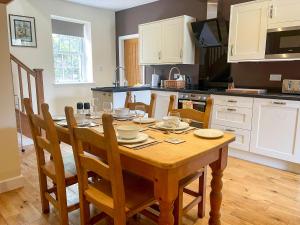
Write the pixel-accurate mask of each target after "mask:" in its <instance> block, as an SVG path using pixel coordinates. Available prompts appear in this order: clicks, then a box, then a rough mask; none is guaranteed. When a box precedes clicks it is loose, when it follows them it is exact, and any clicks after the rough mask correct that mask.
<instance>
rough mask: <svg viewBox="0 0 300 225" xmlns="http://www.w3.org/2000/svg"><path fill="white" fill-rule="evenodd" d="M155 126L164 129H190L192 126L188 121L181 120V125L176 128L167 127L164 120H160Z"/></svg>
mask: <svg viewBox="0 0 300 225" xmlns="http://www.w3.org/2000/svg"><path fill="white" fill-rule="evenodd" d="M155 126H156V127H157V128H158V129H162V130H185V129H188V128H189V127H190V125H189V124H188V123H186V122H180V124H179V126H178V127H176V128H175V129H173V128H170V127H165V126H164V122H159V123H157V124H156V125H155Z"/></svg>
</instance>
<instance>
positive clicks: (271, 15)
mask: <svg viewBox="0 0 300 225" xmlns="http://www.w3.org/2000/svg"><path fill="white" fill-rule="evenodd" d="M273 13H274V5H271V7H270V19H273Z"/></svg>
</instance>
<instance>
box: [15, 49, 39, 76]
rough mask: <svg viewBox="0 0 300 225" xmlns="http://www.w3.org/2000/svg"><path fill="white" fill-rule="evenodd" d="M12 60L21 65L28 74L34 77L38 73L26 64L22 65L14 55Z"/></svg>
mask: <svg viewBox="0 0 300 225" xmlns="http://www.w3.org/2000/svg"><path fill="white" fill-rule="evenodd" d="M10 59H11V60H12V61H14V62H15V63H16V64H18V65H20V66H21V67H22V68H23V69H24V70H25V71H26V72H28V73H30V74H31V75H32V76H34V77H35V76H36V73H35V71H34V70H32V69H30V68H29V67H28V66H26V65H25V64H24V63H22V62H21V61H20V60H19V59H18V58H17V57H15V56H14V55H13V54H10Z"/></svg>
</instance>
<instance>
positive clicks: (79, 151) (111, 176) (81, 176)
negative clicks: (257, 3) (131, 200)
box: [65, 107, 125, 212]
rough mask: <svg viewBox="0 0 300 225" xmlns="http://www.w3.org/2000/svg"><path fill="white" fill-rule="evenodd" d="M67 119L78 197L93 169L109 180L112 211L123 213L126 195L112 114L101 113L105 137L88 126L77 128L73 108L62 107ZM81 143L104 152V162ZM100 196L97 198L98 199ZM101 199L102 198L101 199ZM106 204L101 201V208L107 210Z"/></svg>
mask: <svg viewBox="0 0 300 225" xmlns="http://www.w3.org/2000/svg"><path fill="white" fill-rule="evenodd" d="M65 113H66V118H67V122H68V127H69V131H70V137H71V141H72V147H73V152H74V158H75V163H76V168H77V174H78V183H79V187H80V188H79V190H80V192H82V193H81V195H80V196H83V193H84V192H85V191H86V190H87V189H89V181H88V172H89V171H91V172H94V173H95V174H97V175H99V176H100V177H102V178H103V179H105V180H107V181H109V182H110V183H111V188H112V195H113V199H111V200H112V201H113V203H114V204H113V209H110V210H114V211H118V210H119V212H120V211H122V212H125V194H124V185H123V175H122V167H121V162H120V153H119V147H118V142H117V138H116V133H115V130H114V127H113V117H112V116H111V115H107V114H104V115H103V116H102V122H103V128H104V136H103V135H101V134H100V133H98V132H97V131H95V130H92V129H90V128H79V127H77V123H76V120H75V117H74V112H73V108H72V107H66V108H65ZM83 144H85V145H88V146H89V147H90V148H93V149H97V151H102V152H105V153H106V157H107V163H105V162H104V161H102V160H100V159H99V158H98V157H97V156H96V157H93V156H92V155H90V154H89V155H87V154H86V153H85V151H84V149H83ZM99 201H100V202H101V199H98V202H99ZM103 201H104V200H103ZM107 207H108V206H107V204H105V202H103V207H102V209H101V210H103V211H104V212H105V210H107Z"/></svg>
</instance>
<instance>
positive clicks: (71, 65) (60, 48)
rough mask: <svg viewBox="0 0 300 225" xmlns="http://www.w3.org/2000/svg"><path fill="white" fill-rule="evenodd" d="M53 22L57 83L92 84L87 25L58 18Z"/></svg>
mask: <svg viewBox="0 0 300 225" xmlns="http://www.w3.org/2000/svg"><path fill="white" fill-rule="evenodd" d="M51 22H52V43H53V59H54V71H55V83H56V84H76V83H90V82H92V80H93V79H92V73H91V71H92V70H91V68H92V66H91V50H90V49H91V48H90V46H89V44H88V43H90V40H88V38H86V37H85V32H86V33H87V31H89V30H88V29H85V25H86V24H85V23H78V22H70V19H68V20H61V19H58V18H53V19H52V20H51ZM88 27H89V26H87V27H86V28H88ZM87 34H88V35H87V36H90V35H89V33H87Z"/></svg>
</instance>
